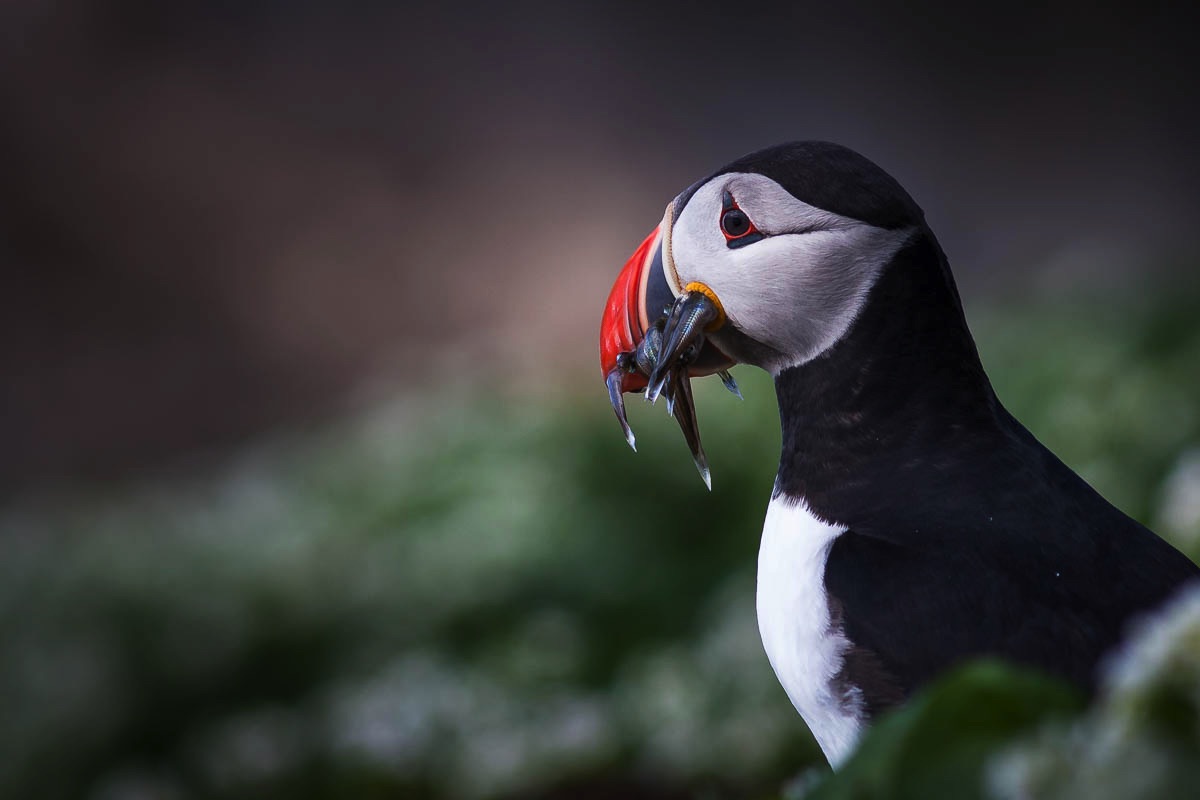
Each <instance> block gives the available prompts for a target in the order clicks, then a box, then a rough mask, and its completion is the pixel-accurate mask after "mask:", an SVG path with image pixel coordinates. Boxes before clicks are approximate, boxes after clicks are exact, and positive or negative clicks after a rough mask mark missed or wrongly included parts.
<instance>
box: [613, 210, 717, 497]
mask: <svg viewBox="0 0 1200 800" xmlns="http://www.w3.org/2000/svg"><path fill="white" fill-rule="evenodd" d="M672 210H673V209H672V206H668V207H667V215H666V217H665V218H664V219H663V222H662V223H661V224H660V225H659V226H658V227H656V228H655V229H654V230H653V231H651V232H650V235H649V236H647V237H646V238H645V240H643V241H642V243H641V244H640V245H639V246H638V248H637V249H636V250H634V252H633V255H632V256H630V258H629V261H627V262H626V263H625V266H624V268H623V269H622V270H621V272H620V273H619V274H618V275H617V280H616V282H615V283H614V284H613V288H612V291H611V292H609V295H608V302H607V304H606V305H605V307H604V317H603V319H602V320H601V323H600V369H601V372H602V373H603V375H604V383H605V386H606V388H607V389H608V398H609V402H610V403H612V407H613V411H614V412H615V413H616V415H617V421H618V422H619V423H620V425H621V430H622V432H623V433H624V434H625V441H627V442H628V443H629V446H630V447H632V448H634V450H636V449H637V447H636V446H635V439H634V435H633V431H632V430H630V428H629V421H628V419H627V417H626V414H625V402H624V398H623V395H624V394H625V393H627V392H640V391H643V390H646V399H647V400H649V401H651V402H654V401H656V400H657V399H658V398H659V396H662V397H665V398H666V400H667V411H668V413H670V415H671V416H673V417H674V418H675V420H676V422H678V423H679V427H680V429H681V430H682V431H683V437H684V440H685V441H686V442H687V445H688V449H689V450H690V451H691V453H692V459H693V461H694V462H695V464H696V469H698V470H699V471H700V476H701V477H702V478H703V479H704V483H705V485H707V486H708V487H709V488H710V489H711V488H712V478H711V475H710V473H709V469H708V459H707V457H706V456H705V454H704V448H703V446H702V445H701V442H700V428H699V426H698V424H697V422H696V407H695V403H694V402H693V399H692V387H691V380H690V379H691V378H693V377H699V376H703V375H711V374H713V373H718V374H720V375H721V379H722V381H723V382H724V383H725V386H726V387H728V388H729V390H730V391H732V392H733V393H734V394H736V395H737V396H738V397H739V398H740V397H741V393H740V392H739V391H738V389H737V384H735V383H734V382H733V378H732V376H730V375H729V373H728V372H727V371H726V370H727V369H728V368H729V367H731V366H733V364H734V361H733V360H732V359H730V358H729V357H728V356H726V355H725V354H724V353H722V352H721V351H720V350H718V349H717V348H716V346H715V345H713V344H712V342H710V341H708V340H706V338H705V334H706V333H710V332H712V331H714V330H717V329H719V328H720V327H721V325H723V324H724V323H725V313H724V310H723V309H721V306H720V301H719V300H718V299H717V297H716V295H715V294H714V293H713V292H712V290H711V289H709V288H708V287H706V286H704V285H703V284H688V285H687V286H686V287H682V288H678V282H679V281H678V278H677V277H676V275H675V269H674V264H673V263H671V257H670V226H671V223H672V221H673V220H672V213H671V212H672ZM664 252H665V253H666V256H665V260H664Z"/></svg>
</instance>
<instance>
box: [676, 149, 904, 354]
mask: <svg viewBox="0 0 1200 800" xmlns="http://www.w3.org/2000/svg"><path fill="white" fill-rule="evenodd" d="M726 191H728V192H729V193H730V194H731V195H733V198H734V200H735V201H736V202H737V204H738V206H739V207H740V208H741V209H742V211H744V212H745V213H746V215H747V216H748V217H749V218H750V220H751V222H753V223H754V225H755V227H757V228H758V230H759V231H761V232H762V233H763V234H765V238H763V239H762V240H761V241H758V242H754V243H752V244H747V245H746V246H744V247H737V248H730V247H729V246H728V244H727V243H726V240H725V236H724V234H723V233H722V232H721V228H720V219H721V213H722V210H723V209H722V202H721V201H722V196H723V195H724V193H725V192H726ZM914 230H915V229H913V228H903V229H898V230H888V229H886V228H876V227H874V226H872V225H868V224H867V223H865V222H861V221H859V220H856V219H851V218H849V217H843V216H841V215H838V214H834V213H831V212H829V211H824V210H822V209H819V208H816V207H814V206H810V205H808V204H807V203H804V202H802V201H800V200H797V199H796V198H795V197H793V196H792V195H791V194H789V193H788V191H787V190H786V189H784V188H783V187H782V186H780V185H779V184H778V183H776V182H775V181H773V180H771V179H770V178H768V177H765V176H763V175H757V174H752V173H743V172H730V173H725V174H722V175H718V176H717V177H715V178H713V179H712V180H711V181H709V182H708V183H706V184H705V185H703V186H701V187H700V188H699V189H698V190H697V191H696V193H695V194H694V195H692V197H691V199H690V200H689V201H688V203H687V205H686V206H685V207H684V209H683V212H682V213H681V214H680V215H679V218H678V219H677V220H675V224H674V226H673V228H672V230H671V236H670V242H671V251H672V253H671V255H672V260H673V262H674V266H675V269H676V270H677V271H678V274H679V278H680V282H681V283H683V284H687V283H690V282H692V281H699V282H701V283H704V284H707V285H708V286H709V287H710V288H712V290H713V291H714V292H716V295H717V297H718V298H720V300H721V304H722V305H723V306H724V308H725V313H726V314H727V315H728V317H729V321H730V322H731V323H732V324H733V325H734V326H735V327H737V328H738V329H739V330H741V331H742V332H743V333H744V334H746V335H747V336H749V337H750V338H751V339H753V340H755V341H757V342H760V343H761V344H764V345H766V346H767V347H769V348H770V349H772V350H774V351H775V352H777V353H780V354H781V355H780V357H779V358H778V359H777V360H776V361H775V362H774V363H769V364H759V365H758V366H761V367H763V368H764V369H766V370H768V371H769V372H771V373H773V374H777V373H778V372H780V371H781V370H783V369H786V368H787V367H791V366H795V365H797V364H803V363H804V362H806V361H809V360H811V359H813V358H815V357H816V356H818V355H820V354H821V353H822V352H824V351H825V350H826V349H828V348H829V347H830V346H832V345H833V343H834V342H836V341H837V340H838V339H840V338H841V337H842V336H844V335H845V333H846V331H847V330H849V328H850V324H851V323H852V322H853V321H854V319H855V317H857V316H858V313H859V311H860V310H861V309H862V306H863V304H864V303H865V302H866V297H867V292H868V291H870V289H871V287H872V286H873V285H874V284H875V281H876V279H877V278H878V277H879V273H880V271H881V270H882V269H883V267H884V265H885V264H887V263H888V261H890V260H891V259H892V257H893V256H895V254H896V253H897V252H898V251H899V250H900V248H901V247H903V246H904V244H905V243H906V242H907V241H908V239H909V237H910V236H911V235H912V233H913V232H914Z"/></svg>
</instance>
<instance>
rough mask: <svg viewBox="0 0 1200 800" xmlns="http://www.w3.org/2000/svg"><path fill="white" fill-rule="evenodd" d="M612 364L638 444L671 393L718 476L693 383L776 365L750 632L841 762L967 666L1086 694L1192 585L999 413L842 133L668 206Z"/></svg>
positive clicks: (1161, 544) (621, 325)
mask: <svg viewBox="0 0 1200 800" xmlns="http://www.w3.org/2000/svg"><path fill="white" fill-rule="evenodd" d="M600 362H601V371H602V374H603V377H604V381H605V385H606V387H607V390H608V397H609V400H610V401H611V403H612V406H613V408H614V410H615V412H616V415H617V419H618V421H619V423H620V425H621V428H622V430H623V432H624V433H625V436H626V439H627V440H628V442H629V444H630V445H631V446H634V444H635V440H634V437H633V433H632V431H631V430H630V428H629V425H628V422H627V419H626V414H625V406H624V400H623V395H624V394H625V393H630V392H634V393H636V392H643V393H644V394H645V397H646V399H647V400H648V401H652V402H656V401H657V400H659V399H660V398H662V399H665V401H666V405H667V410H668V412H669V413H670V415H671V416H672V417H674V418H675V419H676V421H677V422H678V424H679V426H680V428H681V429H682V431H683V434H684V438H685V439H686V441H687V444H688V446H689V448H690V449H691V451H692V455H693V457H694V459H695V462H696V466H697V468H698V469H699V471H700V474H701V476H702V477H703V479H704V481H705V483H706V484H708V485H709V487H710V488H711V480H710V472H709V467H708V462H707V458H706V456H705V454H704V451H703V447H702V446H701V442H700V434H699V428H698V426H697V423H696V412H695V404H694V402H693V399H692V394H691V385H690V379H691V378H696V377H701V376H705V375H714V374H717V375H720V376H721V378H722V380H723V381H725V383H726V385H727V386H728V387H729V388H730V389H731V390H732V391H734V392H737V387H736V384H735V383H734V381H733V378H732V376H730V375H729V373H728V369H729V368H730V367H732V366H733V365H735V364H749V365H753V366H755V367H759V368H761V369H764V370H766V371H767V372H768V373H770V374H771V376H772V377H773V378H774V384H775V392H776V396H777V400H778V404H779V421H780V425H781V429H782V436H781V442H782V447H781V450H782V452H781V454H780V458H779V471H778V473H777V475H776V478H775V484H774V487H773V489H772V491H771V495H770V501H769V503H768V504H767V509H766V519H765V521H764V523H763V530H762V539H761V544H760V549H759V555H758V572H757V595H756V605H757V617H758V627H759V632H760V634H761V637H762V643H763V647H764V649H765V651H766V655H767V657H768V659H769V661H770V663H771V666H772V668H773V669H774V671H775V674H776V676H777V677H778V679H779V682H780V683H781V684H782V686H783V689H784V691H785V692H786V694H787V696H788V698H789V699H790V700H791V702H792V704H793V705H794V706H795V708H796V710H797V711H798V712H799V713H800V715H801V716H802V717H803V719H804V721H805V723H806V724H807V725H808V727H809V729H810V730H811V731H812V734H813V736H814V738H815V739H816V741H817V743H818V744H819V746H820V748H821V750H822V751H823V753H824V754H825V757H826V758H827V759H828V761H829V762H830V764H831V765H832V766H833V767H834V768H837V767H838V766H839V765H841V764H842V763H843V762H844V761H845V760H846V759H847V757H848V756H850V755H851V754H852V752H853V751H854V748H855V745H856V743H857V742H858V741H859V739H860V738H861V736H862V735H863V733H864V731H865V730H867V729H868V728H869V726H870V724H871V722H872V721H873V720H876V719H878V718H879V716H880V715H881V714H883V713H884V712H886V711H888V710H889V709H892V708H895V707H897V706H899V705H901V704H903V703H904V702H905V701H906V700H907V699H908V698H909V697H911V696H912V695H913V693H914V692H917V691H918V690H920V689H921V688H922V687H924V686H926V685H927V684H929V683H930V682H931V681H932V680H934V679H936V678H937V677H938V676H939V675H941V674H943V673H945V672H946V671H947V670H950V669H952V668H954V667H955V666H957V665H960V664H962V663H964V662H966V661H968V660H971V659H976V658H996V659H1001V660H1004V661H1007V662H1009V663H1013V664H1017V665H1021V666H1025V667H1028V668H1032V669H1035V670H1040V671H1042V672H1044V673H1048V674H1050V675H1053V676H1057V677H1058V678H1060V679H1062V680H1064V681H1067V682H1069V683H1071V684H1074V685H1076V686H1078V687H1080V688H1081V689H1082V690H1083V691H1085V692H1088V693H1091V692H1094V691H1095V687H1096V684H1097V678H1098V675H1097V671H1098V668H1099V665H1100V664H1101V663H1102V660H1103V659H1104V657H1105V656H1106V654H1108V653H1110V652H1111V651H1112V650H1113V649H1114V648H1115V647H1117V646H1118V645H1119V643H1120V642H1121V640H1122V636H1123V633H1124V632H1125V631H1126V628H1127V627H1128V625H1129V623H1130V621H1131V620H1133V619H1136V618H1138V617H1139V616H1141V615H1144V614H1147V613H1149V612H1151V611H1152V610H1153V609H1155V608H1156V607H1158V606H1160V605H1161V604H1163V603H1164V601H1165V600H1166V599H1167V598H1168V597H1169V596H1170V595H1172V594H1173V593H1175V592H1176V591H1177V590H1178V589H1179V588H1180V586H1181V585H1182V584H1184V583H1185V582H1188V581H1191V580H1194V579H1195V578H1196V577H1197V574H1198V570H1197V567H1196V565H1195V564H1193V563H1192V562H1191V561H1190V560H1189V559H1188V558H1187V557H1186V556H1184V555H1183V554H1182V553H1180V552H1179V551H1178V550H1176V549H1175V548H1173V547H1172V546H1171V545H1170V544H1168V543H1167V542H1166V541H1164V540H1163V539H1161V538H1159V537H1158V536H1157V535H1156V534H1155V533H1153V532H1152V531H1150V530H1149V529H1147V528H1146V527H1144V526H1142V525H1141V524H1139V523H1138V522H1136V521H1134V520H1133V519H1131V518H1130V517H1128V516H1126V515H1125V514H1124V513H1122V512H1121V511H1119V510H1118V509H1117V508H1115V507H1114V506H1113V505H1111V504H1110V503H1109V502H1108V501H1106V500H1105V499H1104V498H1103V497H1102V496H1101V495H1100V494H1098V493H1097V492H1096V491H1095V490H1094V489H1093V488H1092V487H1091V486H1089V485H1088V484H1087V483H1086V482H1085V481H1084V480H1083V479H1082V478H1080V477H1079V476H1078V475H1077V474H1075V472H1073V471H1072V470H1071V469H1070V468H1069V467H1068V466H1066V465H1065V464H1064V463H1063V462H1062V461H1061V460H1059V459H1058V458H1057V457H1056V456H1055V455H1054V454H1053V453H1051V452H1050V451H1049V450H1048V449H1047V448H1046V447H1045V446H1043V445H1042V444H1041V443H1040V442H1039V441H1038V440H1037V439H1036V438H1035V437H1034V436H1033V434H1031V433H1030V432H1029V431H1028V430H1026V428H1025V427H1024V426H1023V425H1021V423H1020V422H1018V421H1017V420H1016V419H1015V418H1014V417H1013V416H1012V415H1011V414H1010V413H1009V412H1008V411H1007V410H1006V409H1005V407H1004V405H1003V404H1002V403H1001V402H1000V400H999V398H998V397H997V396H996V393H995V391H994V390H993V388H992V385H991V383H990V381H989V380H988V377H987V375H986V373H985V372H984V369H983V366H982V364H981V362H980V358H979V353H978V351H977V350H976V346H975V342H974V340H973V338H972V336H971V332H970V330H969V328H968V326H967V321H966V317H965V315H964V313H963V308H962V303H961V301H960V298H959V293H958V289H957V287H956V285H955V281H954V277H953V275H952V274H951V271H950V266H949V263H948V261H947V258H946V255H945V253H944V252H943V251H942V248H941V246H940V245H939V244H938V240H937V238H936V237H935V236H934V233H933V231H932V230H931V229H930V227H929V225H928V224H927V222H926V221H925V215H924V212H923V211H922V210H921V208H920V207H919V206H918V205H917V203H916V202H915V201H914V200H913V198H912V197H910V196H909V194H908V192H906V191H905V190H904V189H903V188H902V187H901V186H900V184H899V183H898V182H897V181H896V180H895V179H894V178H893V177H892V176H891V175H889V174H888V173H887V172H885V171H884V170H883V169H881V168H880V167H878V166H877V165H876V164H874V163H873V162H871V161H870V160H868V159H867V158H865V157H864V156H862V155H860V154H858V153H857V152H855V151H853V150H850V149H848V148H846V147H844V146H841V145H837V144H833V143H829V142H819V141H805V142H791V143H787V144H782V145H778V146H774V147H770V148H767V149H765V150H761V151H758V152H755V153H751V154H750V155H747V156H744V157H742V158H739V159H738V160H736V161H734V162H732V163H730V164H728V165H727V166H725V167H722V168H721V169H719V170H717V171H716V172H715V173H713V174H712V175H710V176H709V177H707V178H704V179H703V180H700V181H698V182H697V183H695V184H693V185H692V186H691V187H689V188H688V189H686V190H685V191H683V192H682V193H681V194H679V195H678V196H676V197H675V198H674V199H672V200H671V201H670V202H669V203H668V204H667V206H666V211H665V213H664V216H663V218H662V221H661V222H660V223H659V225H658V226H657V227H656V228H655V229H654V230H653V231H651V233H650V235H649V236H648V237H646V239H645V240H644V241H643V242H642V244H641V245H640V246H639V247H638V248H637V249H636V250H635V251H634V253H633V256H632V257H631V258H630V259H629V260H628V262H627V263H626V265H625V267H624V268H623V269H622V270H621V271H620V273H619V274H618V276H617V279H616V282H615V283H614V285H613V287H612V291H611V293H610V295H609V298H608V302H607V303H606V305H605V308H604V312H603V317H602V321H601V330H600ZM635 449H636V448H635Z"/></svg>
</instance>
